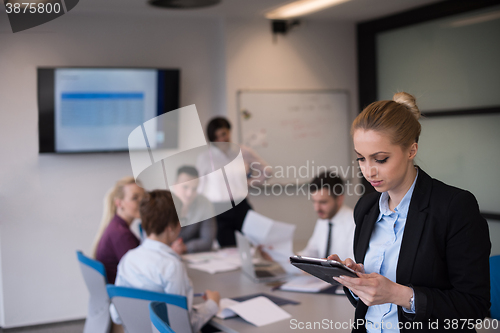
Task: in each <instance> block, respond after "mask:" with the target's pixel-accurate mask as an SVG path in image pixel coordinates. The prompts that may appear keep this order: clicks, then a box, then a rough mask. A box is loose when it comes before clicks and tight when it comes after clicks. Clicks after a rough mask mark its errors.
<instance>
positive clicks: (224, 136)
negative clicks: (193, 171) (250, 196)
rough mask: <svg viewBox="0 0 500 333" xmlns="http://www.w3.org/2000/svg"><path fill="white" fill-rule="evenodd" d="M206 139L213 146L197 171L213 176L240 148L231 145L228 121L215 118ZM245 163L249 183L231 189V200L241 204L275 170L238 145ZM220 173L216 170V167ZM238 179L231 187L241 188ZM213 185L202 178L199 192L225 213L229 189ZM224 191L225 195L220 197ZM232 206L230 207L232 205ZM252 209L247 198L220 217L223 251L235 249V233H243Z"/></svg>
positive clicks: (219, 237) (218, 223) (199, 163)
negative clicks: (230, 247) (244, 224)
mask: <svg viewBox="0 0 500 333" xmlns="http://www.w3.org/2000/svg"><path fill="white" fill-rule="evenodd" d="M207 137H208V140H209V141H210V142H214V143H215V144H214V145H212V147H211V148H212V149H210V152H207V153H205V154H202V155H200V157H199V158H198V162H197V165H196V167H197V169H198V172H199V173H200V175H201V176H204V175H207V174H209V173H211V172H213V171H214V170H213V167H214V166H219V167H220V166H225V165H227V164H228V163H230V162H231V161H232V160H234V159H235V158H236V156H237V155H238V154H239V150H238V149H236V147H238V145H231V144H229V143H231V124H230V123H229V121H228V120H227V119H226V118H223V117H216V118H213V119H212V120H210V122H209V123H208V125H207ZM239 148H240V149H241V153H242V156H243V161H244V163H245V170H246V174H247V177H246V179H247V183H246V184H239V187H240V188H238V186H235V188H231V191H230V193H231V195H232V198H231V199H232V200H233V201H234V202H239V201H240V200H241V199H243V198H244V197H245V196H246V193H247V188H245V187H247V186H248V185H251V186H257V185H260V184H262V183H263V182H264V180H265V179H266V178H269V177H271V175H272V169H271V167H270V166H268V164H267V163H266V162H264V160H262V158H260V157H259V156H258V155H257V153H256V152H255V151H253V150H252V149H251V148H249V147H246V146H244V145H239ZM215 168H216V169H217V167H215ZM238 183H239V179H234V181H233V182H232V184H233V185H234V184H238ZM217 185H218V184H212V183H211V182H210V179H206V178H202V179H201V181H200V185H199V189H198V192H199V193H201V194H203V195H205V196H206V197H207V198H208V199H209V200H210V201H211V202H212V203H213V204H214V207H215V211H216V212H219V211H221V210H224V209H223V208H221V207H227V205H228V202H227V201H225V200H226V199H225V198H227V189H226V188H221V187H220V186H217ZM221 191H224V193H221ZM229 204H231V203H229ZM250 209H252V206H250V204H249V202H248V200H247V199H246V198H244V199H243V200H242V201H241V202H240V203H239V204H237V205H236V206H235V207H233V208H232V209H230V210H227V211H225V212H223V213H221V214H218V215H217V240H218V242H219V245H220V246H221V247H226V246H235V245H236V238H235V236H234V232H235V231H236V230H238V231H241V227H242V225H243V221H244V219H245V216H246V214H247V212H248V211H249V210H250Z"/></svg>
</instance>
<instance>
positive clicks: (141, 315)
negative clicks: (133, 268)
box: [107, 285, 192, 333]
mask: <svg viewBox="0 0 500 333" xmlns="http://www.w3.org/2000/svg"><path fill="white" fill-rule="evenodd" d="M107 289H108V295H109V298H110V299H111V302H112V303H113V304H114V306H115V308H116V311H117V312H118V315H119V316H120V319H121V321H122V323H123V327H124V328H125V331H126V332H127V333H148V332H152V330H151V320H150V317H149V303H150V302H151V301H157V302H163V303H166V304H167V311H168V318H169V325H170V327H171V328H172V330H174V332H177V333H192V329H191V322H190V320H189V312H188V307H187V298H186V297H185V296H180V295H172V294H164V293H157V292H153V291H149V290H142V289H135V288H127V287H119V286H113V285H108V286H107Z"/></svg>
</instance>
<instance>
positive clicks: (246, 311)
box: [217, 296, 291, 327]
mask: <svg viewBox="0 0 500 333" xmlns="http://www.w3.org/2000/svg"><path fill="white" fill-rule="evenodd" d="M225 305H226V306H227V307H226V308H223V307H224V306H225ZM230 311H232V312H233V313H235V314H237V315H238V316H240V317H241V318H243V319H244V320H246V321H248V322H249V323H251V324H253V325H255V326H257V327H260V326H264V325H269V324H272V323H275V322H278V321H281V320H284V319H287V318H290V317H291V315H290V314H289V313H288V312H286V311H285V310H283V309H282V308H280V307H279V306H277V305H276V304H274V303H273V302H272V301H270V300H269V299H268V298H267V297H264V296H260V297H255V298H252V299H250V300H248V301H244V302H236V301H233V300H230V299H222V300H221V310H220V311H219V313H218V314H217V317H219V318H223V319H224V318H228V317H229V316H231V312H230Z"/></svg>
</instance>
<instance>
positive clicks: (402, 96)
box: [392, 92, 421, 120]
mask: <svg viewBox="0 0 500 333" xmlns="http://www.w3.org/2000/svg"><path fill="white" fill-rule="evenodd" d="M392 100H393V101H394V102H396V103H399V104H403V105H404V106H406V107H407V108H408V110H410V111H411V113H412V114H413V115H414V116H415V118H416V119H417V120H418V119H420V116H421V113H420V110H419V109H418V106H417V101H416V99H415V97H413V95H410V94H408V93H406V92H398V93H396V94H394V96H393V97H392Z"/></svg>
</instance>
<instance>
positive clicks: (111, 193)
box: [92, 176, 136, 258]
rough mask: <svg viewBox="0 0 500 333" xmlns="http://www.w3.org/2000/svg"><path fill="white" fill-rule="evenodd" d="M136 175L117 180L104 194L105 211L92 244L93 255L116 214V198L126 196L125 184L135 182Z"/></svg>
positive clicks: (94, 255)
mask: <svg viewBox="0 0 500 333" xmlns="http://www.w3.org/2000/svg"><path fill="white" fill-rule="evenodd" d="M135 183H136V182H135V179H134V177H131V176H127V177H123V178H122V179H120V180H119V181H117V182H116V184H115V186H113V187H112V188H110V189H109V190H108V192H106V195H105V196H104V211H103V213H102V218H101V224H100V225H99V230H98V231H97V235H96V236H95V239H94V244H93V245H92V256H93V257H94V258H95V257H96V253H97V247H98V246H99V242H100V241H101V237H102V234H103V233H104V231H105V230H106V228H107V227H108V225H109V222H111V219H112V218H113V216H115V214H116V205H115V199H123V198H124V197H125V190H124V189H125V186H127V185H130V184H135Z"/></svg>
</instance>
